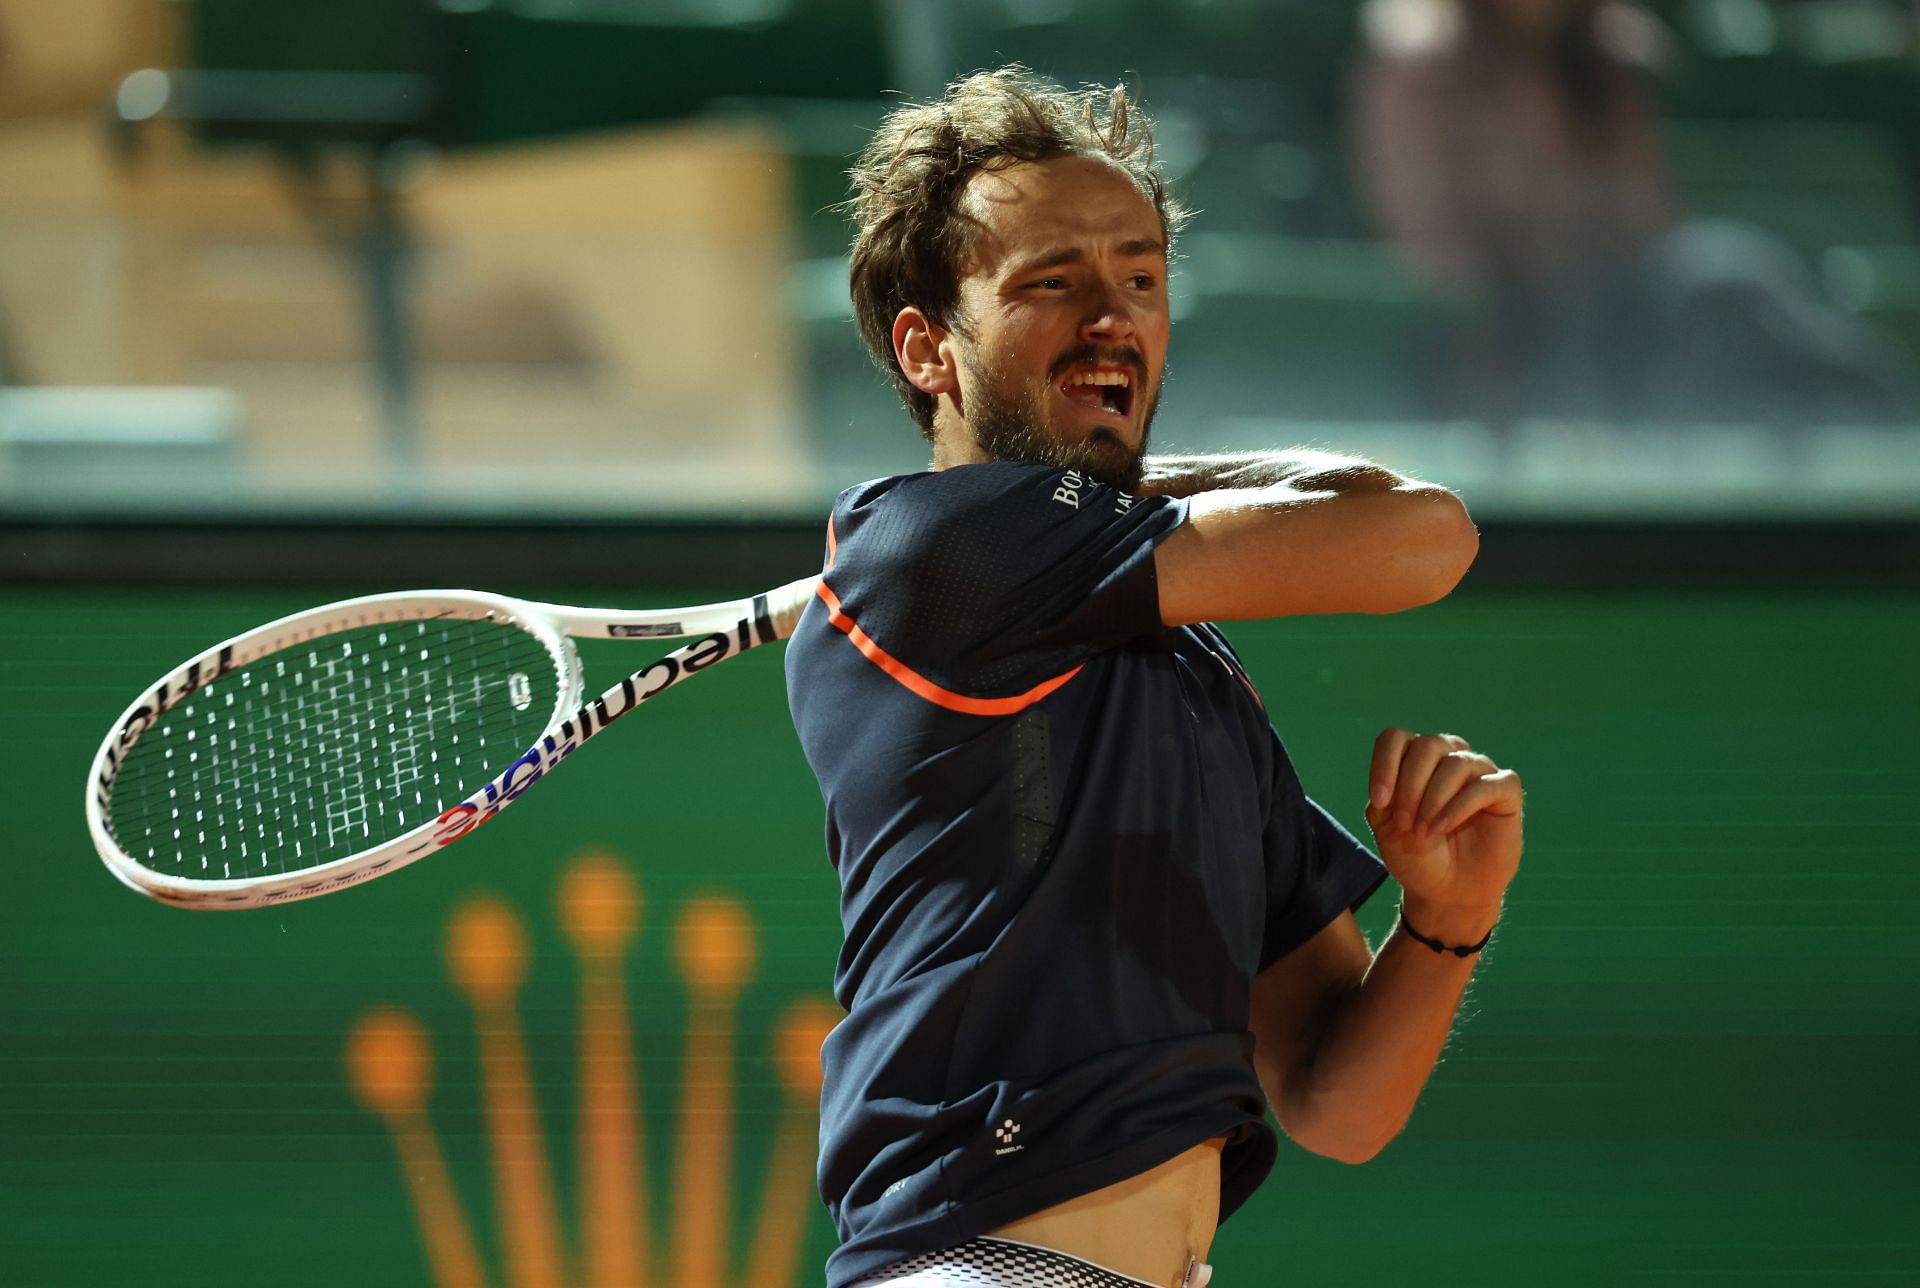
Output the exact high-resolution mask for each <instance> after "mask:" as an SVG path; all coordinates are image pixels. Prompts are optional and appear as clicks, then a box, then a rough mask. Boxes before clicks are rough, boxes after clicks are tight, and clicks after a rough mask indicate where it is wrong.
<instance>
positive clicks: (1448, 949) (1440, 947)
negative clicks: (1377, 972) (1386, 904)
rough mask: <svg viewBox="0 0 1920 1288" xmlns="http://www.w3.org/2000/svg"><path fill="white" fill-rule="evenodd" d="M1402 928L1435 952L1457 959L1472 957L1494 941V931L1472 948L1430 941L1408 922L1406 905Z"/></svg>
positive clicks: (1402, 905) (1405, 906)
mask: <svg viewBox="0 0 1920 1288" xmlns="http://www.w3.org/2000/svg"><path fill="white" fill-rule="evenodd" d="M1494 924H1495V925H1499V924H1500V923H1499V922H1497V921H1496V922H1495V923H1494ZM1400 928H1401V929H1402V930H1404V931H1406V932H1407V933H1408V934H1409V935H1411V936H1413V938H1415V939H1417V940H1418V941H1419V942H1421V943H1423V944H1425V945H1426V946H1427V947H1429V948H1431V949H1433V951H1434V952H1436V953H1452V954H1453V955H1454V956H1455V957H1471V956H1473V955H1474V954H1475V953H1477V952H1479V951H1480V950H1481V949H1482V948H1485V947H1486V946H1487V944H1488V943H1489V942H1490V941H1491V940H1492V939H1493V931H1492V930H1491V929H1489V930H1488V931H1487V937H1486V938H1485V939H1482V940H1481V941H1480V942H1479V943H1477V944H1475V945H1473V946H1472V947H1471V948H1456V947H1454V946H1453V945H1452V944H1443V943H1441V942H1440V941H1439V940H1438V939H1428V938H1427V937H1426V936H1425V935H1423V934H1421V933H1420V932H1419V931H1417V930H1415V929H1414V928H1413V923H1412V922H1410V921H1408V920H1407V905H1406V904H1404V903H1403V904H1401V905H1400Z"/></svg>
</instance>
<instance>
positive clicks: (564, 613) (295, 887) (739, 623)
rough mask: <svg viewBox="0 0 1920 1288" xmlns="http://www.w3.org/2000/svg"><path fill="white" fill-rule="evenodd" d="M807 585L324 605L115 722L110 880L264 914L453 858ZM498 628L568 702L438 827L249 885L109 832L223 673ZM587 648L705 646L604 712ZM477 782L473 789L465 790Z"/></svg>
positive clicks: (467, 593)
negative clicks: (167, 740)
mask: <svg viewBox="0 0 1920 1288" xmlns="http://www.w3.org/2000/svg"><path fill="white" fill-rule="evenodd" d="M817 582H818V578H816V577H806V578H802V579H801V580H799V581H795V582H791V583H789V584H787V585H785V586H782V587H779V588H778V589H776V590H771V591H768V592H766V593H764V594H760V595H755V596H753V597H751V598H750V599H741V600H733V601H729V602H723V603H716V604H702V605H698V606H695V607H690V608H668V609H651V610H640V611H627V610H620V609H594V608H576V607H572V606H569V605H563V604H547V603H542V602H539V601H537V600H525V599H516V598H513V597H511V596H507V595H495V594H490V593H487V592H484V591H472V590H423V591H400V592H391V593H386V594H378V595H363V596H360V597H358V598H355V599H345V600H340V601H338V602H336V603H331V604H323V605H321V606H319V607H317V608H310V609H306V610H303V611H301V612H298V613H292V614H289V615H288V616H286V617H282V618H279V619H277V620H275V621H272V622H268V623H266V624H265V625H263V626H258V627H255V628H254V629H253V630H250V631H247V632H245V633H243V634H240V635H236V636H234V637H233V638H232V639H229V640H225V641H222V642H221V643H219V644H216V645H214V646H213V647H212V648H209V649H207V650H205V651H204V652H202V653H200V654H198V655H197V656H195V657H193V658H191V659H189V660H188V661H186V662H185V663H183V664H181V665H180V666H177V667H175V668H174V669H173V670H171V671H169V672H168V673H167V674H166V675H164V676H162V677H161V678H160V680H159V681H158V682H157V683H155V684H152V685H149V686H148V687H147V688H146V689H145V690H144V691H143V692H142V693H141V695H140V696H139V697H138V698H136V699H135V700H134V701H133V702H132V703H130V704H129V705H128V707H127V709H126V710H125V711H123V712H122V713H121V714H120V718H119V719H117V720H115V721H114V723H113V726H112V728H111V730H110V732H109V733H108V734H107V737H106V739H105V741H103V742H102V743H101V745H100V749H99V751H98V752H97V753H95V755H94V759H93V763H92V766H91V767H90V769H89V771H88V774H87V798H86V818H87V830H88V832H89V833H90V834H91V835H92V837H93V842H94V848H95V849H96V850H97V851H98V852H99V854H100V858H101V860H102V861H103V862H104V863H105V864H106V866H107V869H108V871H110V872H112V873H113V875H114V876H115V877H116V878H117V879H118V880H119V881H120V882H121V883H122V884H124V885H126V886H128V887H129V888H130V889H133V890H136V891H138V892H139V893H141V894H144V895H146V896H148V897H149V898H152V899H156V900H158V901H160V902H162V903H167V904H172V905H175V906H178V907H185V908H198V909H240V908H259V907H267V906H270V905H275V904H282V903H289V902H292V901H294V900H298V899H311V898H314V897H316V896H318V895H323V894H331V893H333V892H335V891H337V890H342V889H345V888H347V887H348V886H353V885H357V884H359V883H360V882H362V881H367V880H370V879H372V878H373V877H376V876H382V875H385V874H387V873H389V872H394V871H397V870H399V869H400V868H403V867H405V866H406V865H407V864H409V863H413V862H415V861H417V860H419V859H421V858H424V857H426V856H427V855H428V854H432V853H434V852H435V851H437V850H439V849H442V848H444V847H445V846H447V845H449V844H451V843H452V842H454V841H456V840H458V839H460V838H461V837H463V836H465V835H466V834H467V833H469V832H471V831H472V830H473V829H474V828H476V827H478V826H479V825H480V824H481V823H484V822H486V821H487V820H488V819H490V818H492V817H494V816H495V815H496V814H498V813H499V812H500V811H501V810H503V809H505V808H506V807H507V806H508V805H510V804H512V803H513V802H514V801H515V800H518V799H519V798H520V796H521V795H522V794H523V793H524V792H525V791H526V789H527V788H529V787H531V786H532V785H533V784H534V783H535V782H537V781H539V779H541V778H542V777H544V776H545V775H546V774H547V773H548V772H549V771H550V770H551V769H553V767H554V766H556V765H558V764H559V763H560V762H561V761H562V760H564V759H566V758H567V757H568V756H570V755H572V754H573V752H575V751H576V750H578V749H579V747H580V746H581V745H582V744H584V743H585V742H586V741H587V739H589V738H591V737H593V736H595V735H596V734H598V733H600V732H601V731H602V730H604V729H605V728H606V727H607V725H609V724H611V723H612V722H613V721H614V720H616V719H618V718H619V717H621V716H623V715H625V714H626V713H627V712H629V711H631V710H633V709H634V708H635V707H637V706H639V705H640V704H642V703H644V702H646V701H648V700H649V699H651V698H654V697H657V696H658V695H659V694H661V693H664V692H665V691H666V690H667V689H669V688H672V687H673V686H674V685H676V684H678V683H679V682H680V681H681V680H683V679H685V678H686V677H687V676H688V675H690V674H692V673H694V672H696V671H700V670H704V669H705V668H706V667H708V666H710V665H712V664H713V663H715V662H719V661H723V660H725V659H726V658H729V657H733V656H735V655H737V654H739V653H742V652H745V651H746V650H747V649H749V648H753V647H756V646H757V645H760V644H764V643H767V642H769V641H771V640H774V639H784V638H786V636H787V635H789V634H791V633H792V630H793V627H794V624H795V623H796V622H797V621H798V620H799V617H800V613H801V612H802V611H803V610H804V609H805V607H806V603H807V601H808V600H809V599H810V598H812V595H813V588H814V586H815V584H816V583H817ZM449 618H453V619H465V620H493V621H500V622H503V623H505V624H508V625H512V626H516V627H518V628H520V629H522V630H525V631H526V632H528V633H529V634H531V635H532V636H534V637H535V638H536V639H537V640H538V641H539V642H540V644H541V646H542V648H543V649H544V650H545V652H546V653H547V655H548V657H549V658H550V660H551V661H552V662H553V663H554V670H555V675H556V677H557V680H558V683H557V684H556V690H557V692H556V694H555V699H554V710H553V714H552V716H551V717H550V719H549V720H548V722H547V726H546V728H545V730H544V731H543V732H542V733H541V734H540V736H539V737H537V738H536V739H534V741H533V743H532V744H531V745H530V746H529V747H528V748H527V749H526V750H525V751H524V752H522V753H521V755H520V756H519V757H518V758H517V759H515V760H514V761H513V762H512V763H511V764H510V765H509V766H508V767H507V768H506V769H505V770H504V771H502V772H500V773H497V774H495V775H493V777H492V778H491V779H489V780H488V781H487V782H486V783H484V784H482V785H480V786H479V787H478V788H477V789H476V790H474V791H473V792H472V794H471V795H469V796H467V797H466V798H465V799H463V800H461V801H459V802H457V803H455V804H453V805H451V806H449V807H448V808H447V809H445V810H443V811H442V812H441V813H440V815H439V816H438V817H436V818H433V819H430V820H428V821H426V822H424V823H421V824H419V825H418V826H416V827H413V828H410V829H408V830H407V831H406V832H404V833H402V834H401V835H399V836H397V837H394V838H393V839H391V840H388V841H384V842H382V843H380V844H379V845H375V846H371V847H369V848H368V849H365V850H362V851H360V852H358V853H356V854H352V855H348V856H347V857H345V858H341V859H335V860H332V861H330V862H327V863H324V864H318V865H316V866H314V867H310V868H303V869H300V870H298V871H295V872H284V873H272V874H263V875H261V876H255V877H241V878H235V879H220V880H215V879H205V878H195V877H182V876H177V875H174V874H172V873H167V872H160V871H156V870H155V869H153V868H149V867H147V866H146V865H144V864H142V863H141V862H140V861H139V860H137V859H135V858H134V857H133V856H132V855H130V854H128V853H126V851H125V850H124V849H122V848H121V846H120V845H119V843H118V842H117V841H116V840H115V838H114V836H113V833H112V831H111V829H110V828H109V826H108V816H109V812H110V810H111V807H112V797H113V790H114V786H115V782H116V780H117V778H118V776H119V772H120V766H121V764H122V763H123V761H124V759H125V757H126V755H127V753H128V752H129V751H131V750H132V748H133V747H134V746H135V745H136V744H137V743H138V742H139V740H140V738H141V737H142V736H143V735H144V734H145V733H146V732H147V730H148V729H149V728H151V727H152V726H153V724H154V723H155V722H156V721H158V720H159V719H160V717H161V716H163V715H165V714H166V713H167V712H168V711H170V710H172V709H173V708H174V707H175V706H178V705H179V704H180V703H182V702H184V701H186V700H187V699H188V698H190V697H192V696H193V695H194V694H195V693H198V692H199V691H200V690H202V689H204V688H205V687H206V686H207V685H209V684H212V683H213V682H214V681H215V680H217V679H219V678H220V677H222V676H224V675H227V674H229V673H231V672H233V671H237V670H239V669H240V668H241V667H243V666H247V665H250V664H251V663H253V662H257V661H259V660H261V659H262V658H265V657H270V656H272V655H273V654H275V653H279V652H283V651H285V650H287V649H289V648H294V647H297V646H298V645H300V644H304V643H308V642H311V641H313V640H317V639H323V638H325V637H326V636H329V635H333V634H336V633H338V632H340V631H345V630H352V629H357V628H360V627H367V626H379V625H383V624H394V625H401V624H405V623H408V622H415V621H438V620H444V619H449ZM569 636H574V637H578V638H583V639H624V640H636V639H638V640H647V639H681V638H686V637H689V636H698V637H699V638H697V639H695V640H694V642H693V643H691V644H687V645H684V646H682V647H681V648H678V649H675V650H674V651H672V652H670V653H668V654H666V655H665V656H663V657H661V658H658V659H656V660H655V661H653V662H650V663H649V664H648V665H647V666H645V667H642V668H641V669H640V670H638V671H635V672H634V673H633V674H631V675H629V676H628V677H627V678H626V679H624V680H622V681H620V682H619V683H618V684H615V685H614V686H613V687H612V688H610V689H608V690H607V691H606V692H605V693H603V694H601V695H600V696H599V697H597V698H595V699H593V700H592V701H590V702H583V701H582V693H583V679H582V673H581V668H580V658H579V655H578V653H577V652H576V651H575V650H574V647H573V644H572V642H571V640H570V639H569V638H568V637H569ZM463 786H464V784H463Z"/></svg>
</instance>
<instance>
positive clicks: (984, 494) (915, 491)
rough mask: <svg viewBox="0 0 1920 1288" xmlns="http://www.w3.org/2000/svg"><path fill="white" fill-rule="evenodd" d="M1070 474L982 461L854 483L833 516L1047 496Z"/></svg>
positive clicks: (1014, 463)
mask: <svg viewBox="0 0 1920 1288" xmlns="http://www.w3.org/2000/svg"><path fill="white" fill-rule="evenodd" d="M1077 478H1078V476H1077V475H1074V474H1073V473H1072V471H1070V470H1065V469H1061V468H1058V467H1056V466H1050V465H1031V464H1028V463H1026V462H1024V461H983V462H980V463H978V464H974V465H953V466H949V467H948V468H946V469H944V470H921V471H919V472H917V473H914V474H891V475H888V476H887V477H885V478H877V479H869V480H867V481H866V482H865V483H856V484H854V485H853V486H852V487H850V488H847V489H846V490H845V491H843V492H841V493H840V495H839V497H838V498H836V500H835V501H834V507H833V508H834V513H836V514H840V513H851V512H855V511H859V510H864V509H867V508H870V507H873V506H877V505H887V506H889V507H891V506H913V507H915V508H921V507H926V508H939V507H942V506H954V505H965V504H967V503H975V502H979V501H981V500H984V499H990V498H996V497H1001V496H1007V495H1021V494H1029V493H1031V494H1051V493H1052V492H1053V491H1054V490H1055V489H1057V488H1059V487H1060V485H1061V484H1062V483H1063V482H1066V481H1068V480H1070V479H1077Z"/></svg>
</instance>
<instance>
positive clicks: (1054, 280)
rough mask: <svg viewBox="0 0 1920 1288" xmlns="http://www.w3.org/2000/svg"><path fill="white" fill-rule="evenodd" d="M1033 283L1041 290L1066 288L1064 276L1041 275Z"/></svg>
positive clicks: (1061, 289) (1062, 289)
mask: <svg viewBox="0 0 1920 1288" xmlns="http://www.w3.org/2000/svg"><path fill="white" fill-rule="evenodd" d="M1034 285H1035V286H1037V287H1039V288H1041V289H1042V290H1048V291H1064V290H1066V289H1067V279H1066V278H1064V277H1043V278H1041V279H1040V280H1039V281H1037V282H1035V283H1034Z"/></svg>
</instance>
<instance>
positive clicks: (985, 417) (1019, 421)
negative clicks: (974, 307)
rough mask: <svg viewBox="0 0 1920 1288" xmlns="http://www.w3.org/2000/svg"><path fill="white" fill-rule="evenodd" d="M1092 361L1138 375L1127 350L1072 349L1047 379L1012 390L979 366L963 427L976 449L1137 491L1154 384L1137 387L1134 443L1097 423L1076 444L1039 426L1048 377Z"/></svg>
mask: <svg viewBox="0 0 1920 1288" xmlns="http://www.w3.org/2000/svg"><path fill="white" fill-rule="evenodd" d="M1095 360H1106V361H1120V362H1126V363H1129V364H1131V365H1132V366H1133V368H1134V370H1135V371H1137V372H1141V373H1142V374H1144V372H1145V370H1146V364H1145V363H1144V362H1142V361H1141V360H1140V357H1139V355H1138V354H1137V353H1134V352H1132V351H1131V350H1128V351H1126V353H1125V354H1123V355H1118V356H1116V355H1115V354H1112V353H1107V354H1099V353H1097V352H1095V351H1093V350H1075V351H1074V352H1072V353H1069V354H1067V355H1065V356H1064V357H1062V358H1061V359H1060V360H1059V361H1058V362H1056V363H1055V364H1054V369H1053V371H1052V372H1050V373H1049V374H1048V378H1047V382H1046V383H1045V384H1042V385H1040V386H1038V387H1034V386H1031V385H1030V386H1028V387H1026V388H1024V389H1016V390H1015V391H1014V392H1012V393H1002V392H1001V389H1002V384H1003V382H1002V381H1001V380H999V379H997V376H998V374H999V373H998V372H996V371H994V370H993V369H991V368H988V369H986V370H984V371H983V373H982V374H983V376H984V379H982V380H980V381H979V382H978V384H976V386H975V387H974V388H973V390H972V391H971V392H970V394H969V397H968V404H967V427H968V428H969V429H971V430H972V431H973V438H974V441H975V442H976V443H978V444H979V445H980V450H981V451H983V452H985V453H986V454H987V456H988V457H989V458H990V459H992V460H996V461H1020V462H1023V463H1025V464H1028V465H1046V466H1050V467H1052V468H1054V469H1064V470H1073V471H1075V472H1076V473H1079V474H1084V475H1086V476H1087V477H1088V478H1090V479H1093V480H1094V481H1095V482H1097V483H1105V484H1106V485H1107V486H1108V487H1111V488H1117V489H1118V490H1120V491H1121V492H1124V493H1126V494H1127V495H1129V496H1132V495H1133V494H1134V493H1136V492H1138V491H1139V490H1140V484H1141V481H1142V480H1143V479H1144V478H1145V476H1146V456H1147V438H1148V436H1149V435H1150V433H1151V432H1152V429H1153V417H1154V414H1155V413H1156V412H1158V411H1159V410H1160V389H1159V386H1158V385H1156V386H1155V387H1154V388H1153V389H1151V390H1148V389H1141V390H1140V392H1139V397H1141V398H1145V399H1146V400H1147V401H1146V404H1145V414H1144V415H1143V416H1141V418H1140V445H1139V446H1138V447H1128V446H1127V445H1126V444H1125V443H1124V442H1122V441H1121V440H1120V437H1119V435H1117V434H1115V433H1114V432H1113V431H1112V430H1110V429H1107V428H1106V427H1105V426H1102V427H1100V428H1098V429H1095V430H1094V431H1093V432H1092V433H1091V434H1088V435H1087V436H1086V437H1085V438H1083V439H1081V440H1080V441H1079V442H1077V443H1063V442H1061V441H1060V440H1059V439H1057V438H1055V437H1053V436H1052V435H1050V434H1048V433H1047V431H1046V429H1045V428H1044V426H1043V425H1042V418H1041V406H1042V403H1043V401H1044V400H1045V398H1046V396H1047V393H1048V391H1049V390H1051V389H1052V387H1053V381H1055V380H1057V379H1059V378H1060V377H1061V376H1062V375H1064V374H1065V373H1066V370H1067V368H1069V367H1071V366H1073V365H1074V364H1075V363H1079V362H1088V361H1095Z"/></svg>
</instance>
